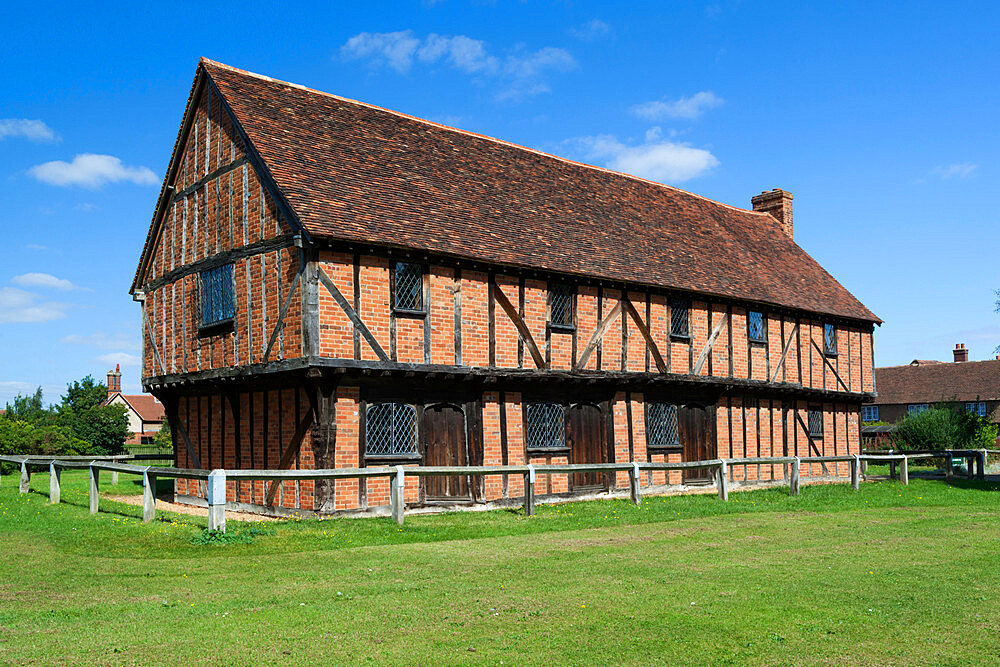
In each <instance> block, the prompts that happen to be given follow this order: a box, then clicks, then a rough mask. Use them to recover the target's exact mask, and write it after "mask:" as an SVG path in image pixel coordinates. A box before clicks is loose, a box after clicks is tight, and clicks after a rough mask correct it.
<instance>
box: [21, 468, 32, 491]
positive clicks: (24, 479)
mask: <svg viewBox="0 0 1000 667" xmlns="http://www.w3.org/2000/svg"><path fill="white" fill-rule="evenodd" d="M30 482H31V473H30V472H28V462H27V461H21V488H20V489H19V491H20V492H21V493H27V492H28V484H29V483H30Z"/></svg>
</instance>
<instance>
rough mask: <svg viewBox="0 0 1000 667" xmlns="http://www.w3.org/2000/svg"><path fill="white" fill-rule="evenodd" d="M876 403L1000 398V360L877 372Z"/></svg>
mask: <svg viewBox="0 0 1000 667" xmlns="http://www.w3.org/2000/svg"><path fill="white" fill-rule="evenodd" d="M875 389H876V391H877V392H878V398H877V399H876V401H875V402H876V403H879V404H882V405H891V404H905V403H935V402H937V401H950V400H953V397H954V400H958V401H975V400H977V399H978V400H983V401H988V400H994V399H998V398H1000V360H998V359H991V360H989V361H965V362H961V363H957V364H956V363H936V364H928V365H922V364H921V365H918V366H913V365H909V364H908V365H906V366H886V367H883V368H876V369H875Z"/></svg>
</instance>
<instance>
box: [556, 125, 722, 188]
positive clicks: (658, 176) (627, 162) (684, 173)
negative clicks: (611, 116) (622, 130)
mask: <svg viewBox="0 0 1000 667" xmlns="http://www.w3.org/2000/svg"><path fill="white" fill-rule="evenodd" d="M646 136H647V140H646V142H645V143H642V144H639V145H627V144H624V143H622V142H621V141H619V140H618V139H617V138H615V137H614V136H612V135H607V134H604V135H597V136H592V137H579V138H577V139H573V140H570V142H568V143H569V145H570V146H572V147H573V148H575V149H576V150H578V151H580V152H582V153H584V154H585V155H586V156H587V157H588V158H589V159H593V160H601V161H603V162H604V164H605V166H607V167H608V168H609V169H614V170H615V171H623V172H625V173H627V174H632V175H634V176H639V177H642V178H647V179H649V180H651V181H659V182H661V183H680V182H682V181H687V180H690V179H692V178H694V177H696V176H700V175H702V174H704V173H705V172H707V171H709V170H710V169H712V168H713V167H715V166H716V165H718V164H719V160H718V159H717V158H716V157H715V156H714V155H712V153H711V152H710V151H707V150H705V149H703V148H694V147H693V146H691V145H689V144H682V143H674V142H671V141H659V128H652V130H651V131H650V132H648V133H647V135H646Z"/></svg>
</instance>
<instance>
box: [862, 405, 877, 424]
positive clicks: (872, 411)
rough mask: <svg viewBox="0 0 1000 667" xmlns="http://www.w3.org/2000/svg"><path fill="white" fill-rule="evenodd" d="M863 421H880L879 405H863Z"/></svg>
mask: <svg viewBox="0 0 1000 667" xmlns="http://www.w3.org/2000/svg"><path fill="white" fill-rule="evenodd" d="M861 421H863V422H877V421H878V406H877V405H862V406H861Z"/></svg>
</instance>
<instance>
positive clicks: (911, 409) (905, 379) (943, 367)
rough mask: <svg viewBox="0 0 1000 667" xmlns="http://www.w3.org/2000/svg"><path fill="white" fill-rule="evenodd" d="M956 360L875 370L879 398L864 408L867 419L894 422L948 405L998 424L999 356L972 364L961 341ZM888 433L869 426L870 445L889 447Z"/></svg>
mask: <svg viewBox="0 0 1000 667" xmlns="http://www.w3.org/2000/svg"><path fill="white" fill-rule="evenodd" d="M952 356H953V361H952V363H946V362H943V361H934V360H927V359H914V360H913V361H912V362H910V363H909V364H907V365H905V366H884V367H881V368H876V369H875V386H876V387H878V397H877V398H876V399H875V402H874V403H872V404H870V405H865V406H863V407H862V408H861V410H862V418H863V420H864V421H865V422H877V421H882V422H888V423H889V424H893V423H895V422H897V421H899V420H900V419H902V418H903V417H905V416H906V415H907V414H911V413H915V412H921V411H923V410H928V409H930V407H931V406H933V405H935V404H940V403H946V404H951V405H954V406H956V407H958V408H960V409H962V410H967V411H969V412H973V413H975V414H977V415H980V416H982V417H987V418H988V419H989V420H990V421H991V422H993V423H994V424H1000V356H998V357H997V358H995V359H989V360H987V361H969V350H968V348H967V347H965V343H957V344H956V345H955V349H954V350H952ZM888 431H891V429H886V428H884V427H883V428H881V429H877V428H875V427H874V426H868V425H866V426H865V427H864V437H865V443H866V446H867V445H868V444H871V445H873V446H878V445H880V444H885V443H886V442H887V441H886V440H885V436H884V435H883V434H884V433H886V432H888Z"/></svg>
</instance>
